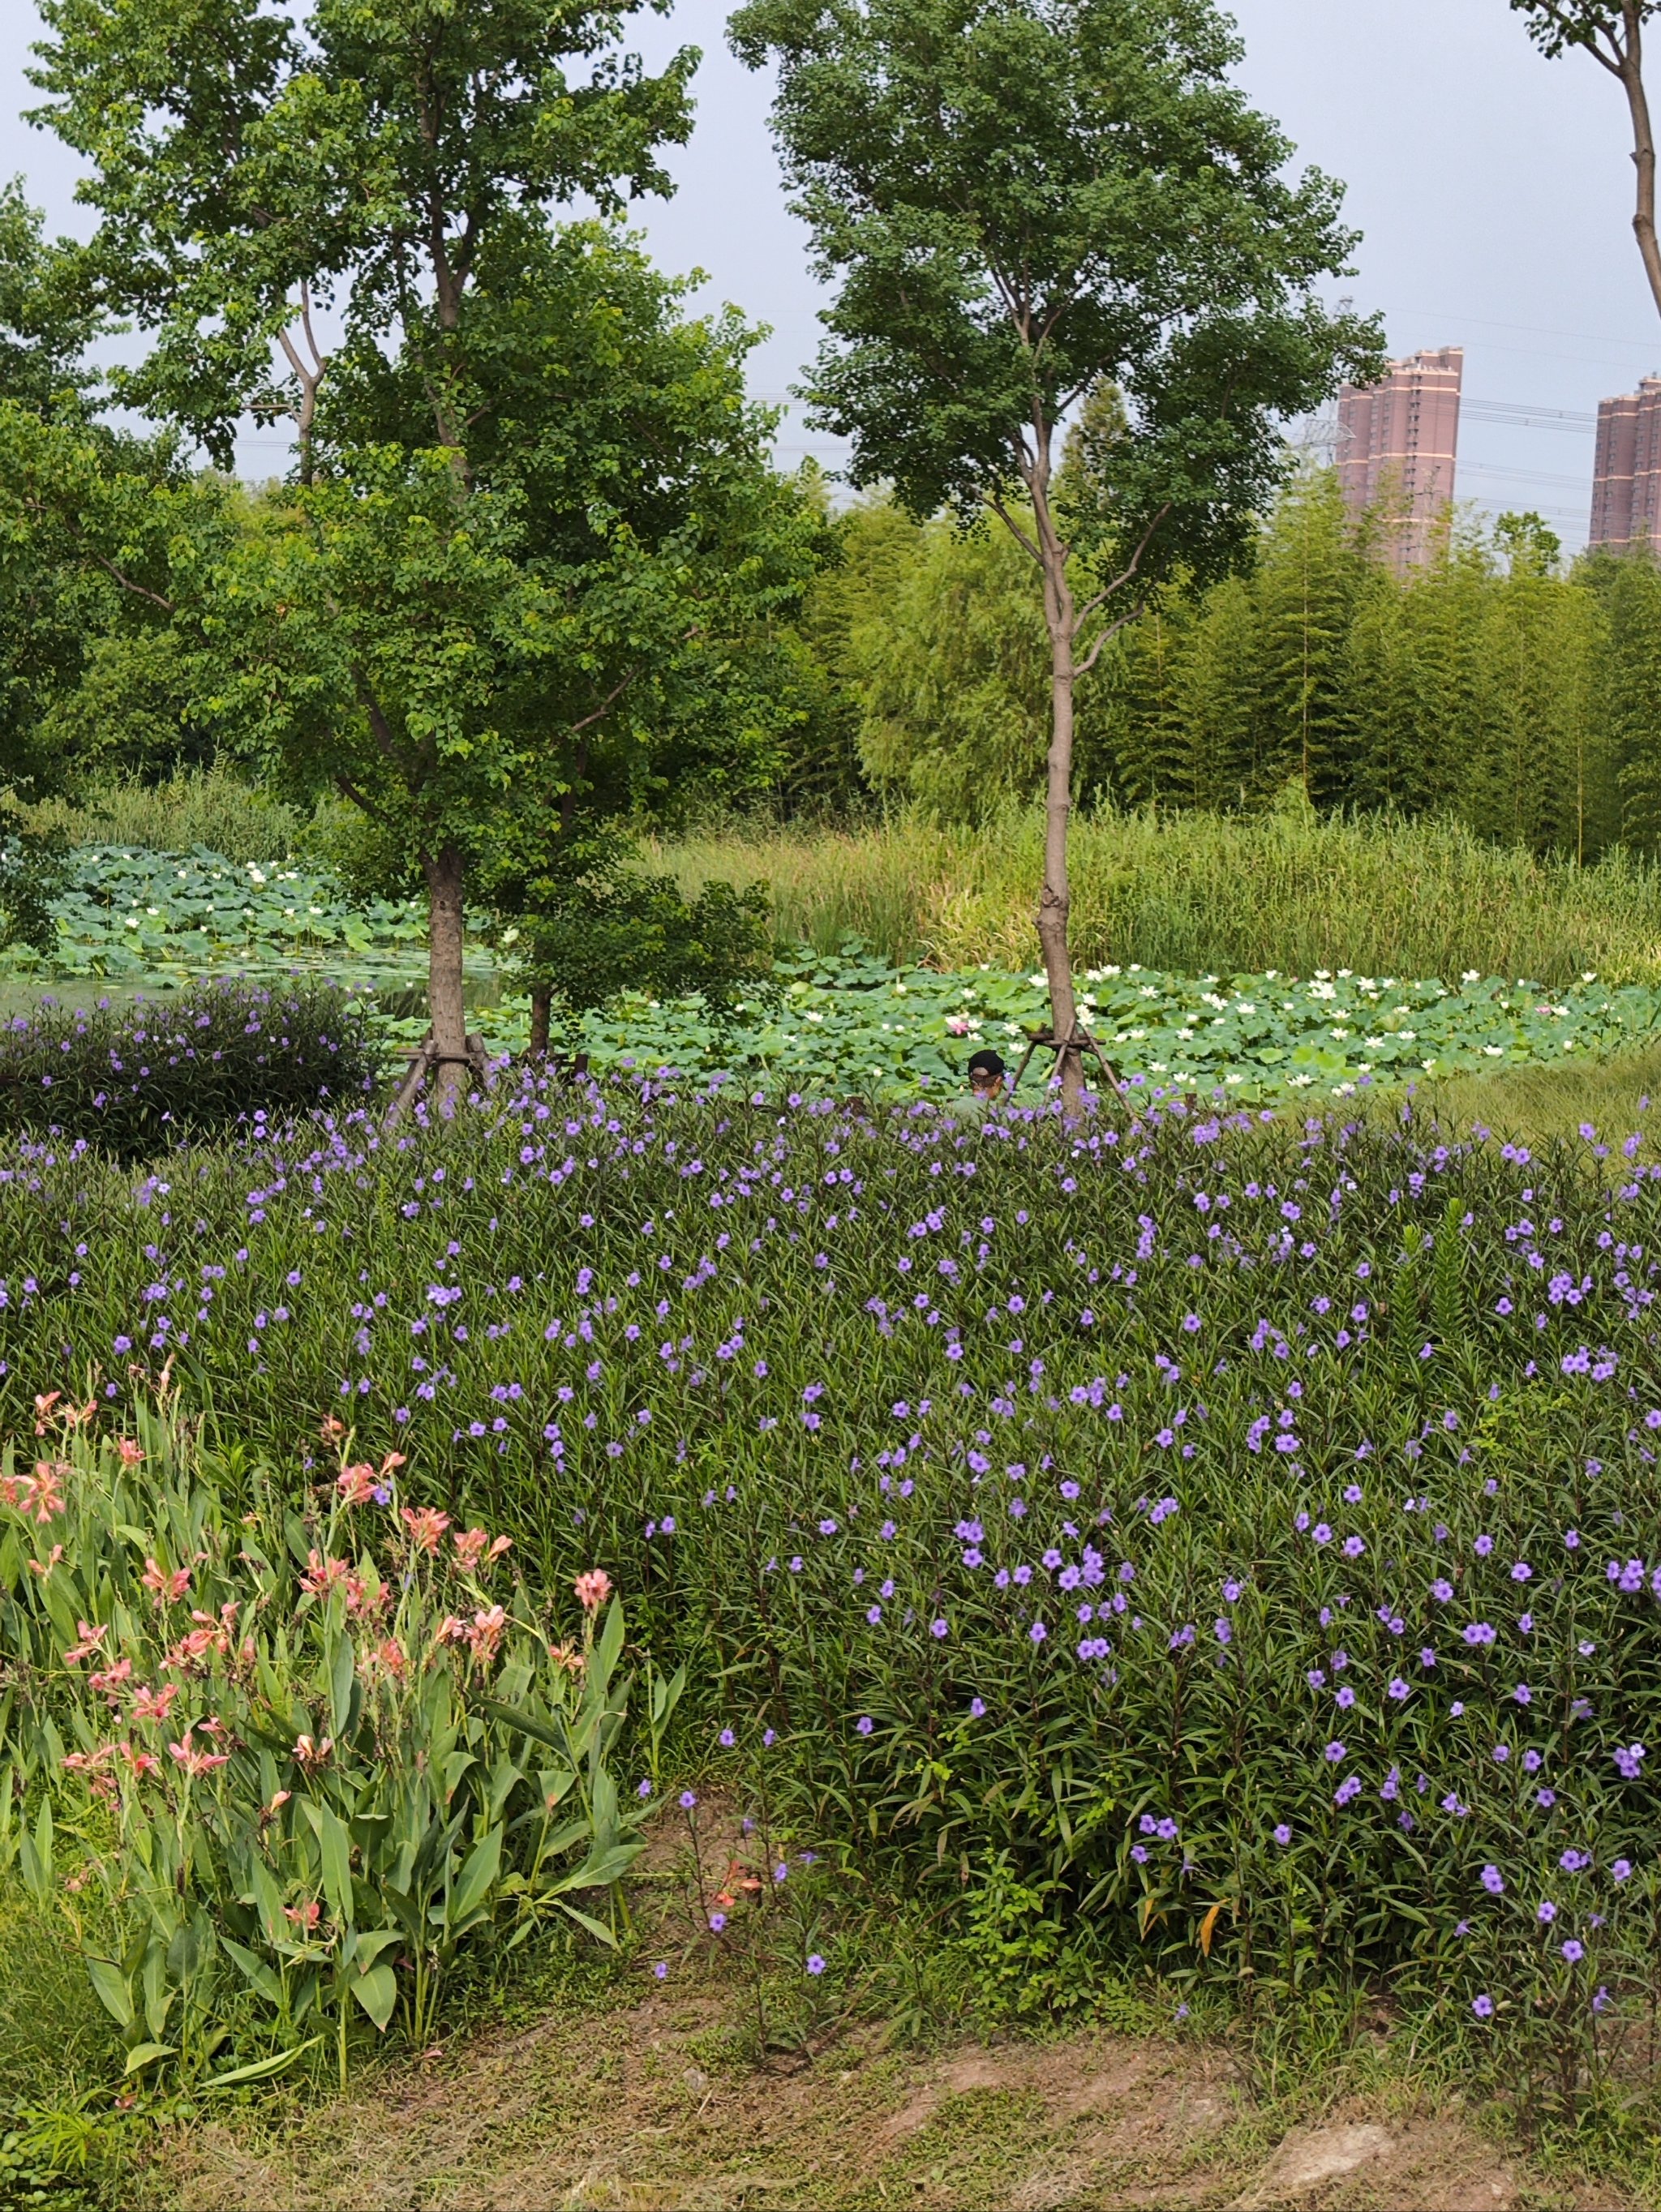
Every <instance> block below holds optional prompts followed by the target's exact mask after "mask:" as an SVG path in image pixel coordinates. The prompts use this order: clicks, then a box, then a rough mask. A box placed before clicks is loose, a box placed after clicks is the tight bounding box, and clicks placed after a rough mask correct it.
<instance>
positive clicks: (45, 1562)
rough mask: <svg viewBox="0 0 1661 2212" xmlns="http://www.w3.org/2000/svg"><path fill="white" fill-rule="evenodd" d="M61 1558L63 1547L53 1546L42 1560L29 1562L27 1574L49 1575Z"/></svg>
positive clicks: (59, 1545)
mask: <svg viewBox="0 0 1661 2212" xmlns="http://www.w3.org/2000/svg"><path fill="white" fill-rule="evenodd" d="M63 1556H64V1547H63V1546H62V1545H61V1544H54V1545H53V1546H52V1549H51V1551H49V1552H48V1553H47V1554H46V1558H45V1559H31V1560H30V1561H29V1572H30V1573H31V1574H32V1575H49V1574H50V1573H51V1572H52V1569H53V1568H54V1567H55V1566H56V1565H58V1561H59V1560H60V1559H62V1558H63Z"/></svg>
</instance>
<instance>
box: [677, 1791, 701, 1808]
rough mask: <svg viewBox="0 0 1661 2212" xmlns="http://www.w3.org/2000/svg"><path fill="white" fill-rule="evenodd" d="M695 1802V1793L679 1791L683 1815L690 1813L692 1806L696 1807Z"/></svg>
mask: <svg viewBox="0 0 1661 2212" xmlns="http://www.w3.org/2000/svg"><path fill="white" fill-rule="evenodd" d="M697 1802H698V1801H697V1793H696V1791H694V1790H682V1791H681V1793H680V1809H681V1811H682V1812H683V1813H690V1812H691V1809H692V1808H693V1806H694V1805H696V1804H697Z"/></svg>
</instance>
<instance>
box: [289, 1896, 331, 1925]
mask: <svg viewBox="0 0 1661 2212" xmlns="http://www.w3.org/2000/svg"><path fill="white" fill-rule="evenodd" d="M322 1917H323V1907H322V1906H321V1905H319V1903H318V1901H317V1899H315V1898H314V1897H313V1899H310V1901H309V1902H308V1903H307V1904H305V1905H284V1906H283V1918H284V1919H285V1920H291V1921H292V1922H293V1923H294V1924H295V1927H296V1928H304V1929H307V1931H308V1932H309V1930H310V1929H313V1928H315V1927H316V1925H317V1923H318V1922H319V1920H320V1919H321V1918H322Z"/></svg>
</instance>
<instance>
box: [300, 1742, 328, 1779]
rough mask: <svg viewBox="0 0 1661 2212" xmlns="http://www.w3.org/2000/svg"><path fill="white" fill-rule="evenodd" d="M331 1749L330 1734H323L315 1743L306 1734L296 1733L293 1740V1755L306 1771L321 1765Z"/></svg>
mask: <svg viewBox="0 0 1661 2212" xmlns="http://www.w3.org/2000/svg"><path fill="white" fill-rule="evenodd" d="M333 1749H334V1738H333V1737H332V1735H326V1736H323V1737H321V1738H319V1741H317V1742H315V1743H313V1741H312V1739H311V1737H310V1736H308V1735H297V1736H296V1737H295V1740H294V1755H295V1758H296V1759H298V1760H299V1761H300V1764H301V1765H302V1766H303V1767H305V1768H306V1769H307V1771H308V1772H309V1771H310V1770H311V1769H312V1768H313V1767H314V1766H321V1765H322V1764H323V1762H324V1760H325V1759H326V1758H327V1757H328V1755H329V1753H331V1752H332V1750H333Z"/></svg>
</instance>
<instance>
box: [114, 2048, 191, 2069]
mask: <svg viewBox="0 0 1661 2212" xmlns="http://www.w3.org/2000/svg"><path fill="white" fill-rule="evenodd" d="M178 2055H179V2051H178V2046H177V2045H175V2044H172V2043H135V2044H134V2045H133V2047H132V2049H131V2051H129V2052H128V2053H127V2063H126V2064H125V2066H124V2067H123V2068H122V2069H121V2071H122V2074H123V2075H128V2074H137V2073H138V2072H139V2071H140V2070H141V2069H142V2068H143V2067H146V2066H153V2065H155V2062H156V2060H157V2059H158V2058H176V2057H178Z"/></svg>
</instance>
